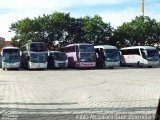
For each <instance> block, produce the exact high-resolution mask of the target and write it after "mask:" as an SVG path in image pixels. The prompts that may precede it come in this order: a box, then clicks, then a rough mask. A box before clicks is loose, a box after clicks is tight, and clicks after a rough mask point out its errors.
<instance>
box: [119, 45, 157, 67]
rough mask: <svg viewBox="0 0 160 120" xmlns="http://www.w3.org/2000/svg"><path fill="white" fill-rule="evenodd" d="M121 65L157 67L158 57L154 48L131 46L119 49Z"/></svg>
mask: <svg viewBox="0 0 160 120" xmlns="http://www.w3.org/2000/svg"><path fill="white" fill-rule="evenodd" d="M120 53H121V64H122V65H124V66H126V65H127V66H135V65H136V66H137V67H142V66H147V67H152V66H158V65H159V55H158V51H157V49H156V48H155V47H151V46H133V47H126V48H122V49H120Z"/></svg>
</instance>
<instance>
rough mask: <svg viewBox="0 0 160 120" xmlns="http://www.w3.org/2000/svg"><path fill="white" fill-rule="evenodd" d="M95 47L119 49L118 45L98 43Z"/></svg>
mask: <svg viewBox="0 0 160 120" xmlns="http://www.w3.org/2000/svg"><path fill="white" fill-rule="evenodd" d="M94 48H103V49H117V47H115V46H112V45H96V46H94Z"/></svg>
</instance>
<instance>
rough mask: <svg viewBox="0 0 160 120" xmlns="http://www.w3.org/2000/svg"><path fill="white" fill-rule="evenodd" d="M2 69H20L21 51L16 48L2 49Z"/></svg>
mask: <svg viewBox="0 0 160 120" xmlns="http://www.w3.org/2000/svg"><path fill="white" fill-rule="evenodd" d="M1 56H2V69H3V70H5V69H9V68H17V69H19V68H20V65H21V51H20V49H19V48H18V47H4V48H3V49H2V51H1Z"/></svg>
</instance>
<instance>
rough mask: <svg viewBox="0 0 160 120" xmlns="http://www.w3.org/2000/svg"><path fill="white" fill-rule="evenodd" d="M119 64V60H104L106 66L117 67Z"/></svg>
mask: <svg viewBox="0 0 160 120" xmlns="http://www.w3.org/2000/svg"><path fill="white" fill-rule="evenodd" d="M119 66H120V61H117V62H108V61H105V67H106V68H108V67H119Z"/></svg>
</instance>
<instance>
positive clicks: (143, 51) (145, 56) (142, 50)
mask: <svg viewBox="0 0 160 120" xmlns="http://www.w3.org/2000/svg"><path fill="white" fill-rule="evenodd" d="M140 51H141V54H142V57H143V58H144V59H146V58H147V55H146V52H145V50H144V49H140Z"/></svg>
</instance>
